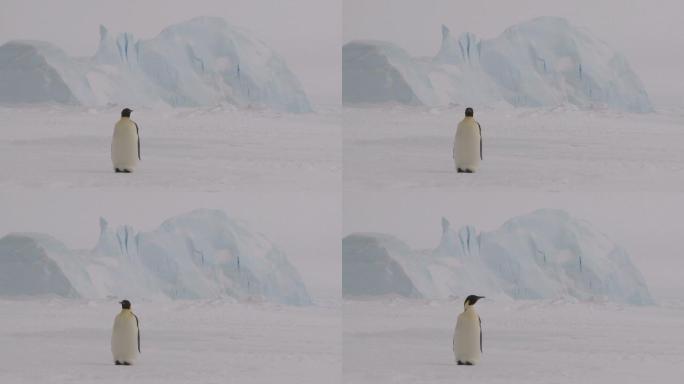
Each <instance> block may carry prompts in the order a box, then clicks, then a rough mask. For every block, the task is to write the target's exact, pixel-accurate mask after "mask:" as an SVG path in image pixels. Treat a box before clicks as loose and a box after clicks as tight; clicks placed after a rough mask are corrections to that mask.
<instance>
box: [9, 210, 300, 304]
mask: <svg viewBox="0 0 684 384" xmlns="http://www.w3.org/2000/svg"><path fill="white" fill-rule="evenodd" d="M100 229H101V234H100V238H99V240H98V242H97V245H96V246H95V248H94V249H93V250H90V251H74V250H70V249H68V248H67V247H66V246H65V245H64V244H62V243H60V242H59V241H57V240H55V239H53V238H51V237H48V236H45V235H40V234H11V235H7V236H5V237H3V238H2V239H0V295H9V296H17V295H41V294H54V295H59V296H65V297H86V298H104V297H108V296H116V297H149V298H164V297H166V298H171V299H199V298H215V297H222V296H226V297H234V298H237V299H239V300H266V301H273V302H278V303H284V304H292V305H306V304H310V303H311V299H310V297H309V295H308V292H307V290H306V287H305V286H304V283H303V282H302V279H301V277H300V276H299V273H298V272H297V270H296V269H295V268H294V267H293V266H292V265H291V264H290V263H289V261H288V259H287V258H286V256H285V255H284V254H283V253H282V252H281V251H280V250H278V248H277V247H276V246H275V245H274V244H273V243H271V242H270V241H269V240H268V239H266V238H265V237H264V236H263V235H260V234H255V233H253V232H251V231H250V230H249V229H248V228H247V227H246V226H244V225H243V224H241V223H239V222H237V221H235V220H233V219H231V218H229V217H228V216H227V215H226V214H225V213H224V212H222V211H218V210H207V209H202V210H195V211H192V212H190V213H187V214H183V215H180V216H177V217H174V218H171V219H169V220H167V221H165V222H164V223H162V225H161V226H160V227H159V228H158V229H156V230H154V231H151V232H138V231H135V230H134V229H133V228H132V227H130V226H121V227H119V228H117V229H113V228H110V227H109V225H108V223H107V221H106V220H104V219H101V220H100ZM25 282H32V283H31V284H26V283H25Z"/></svg>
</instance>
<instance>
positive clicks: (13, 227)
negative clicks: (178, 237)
mask: <svg viewBox="0 0 684 384" xmlns="http://www.w3.org/2000/svg"><path fill="white" fill-rule="evenodd" d="M339 112H340V111H339V109H336V108H330V107H319V108H318V112H316V113H310V114H280V113H275V112H268V111H255V110H235V109H233V108H230V107H225V108H221V107H217V108H196V109H139V110H136V111H134V112H133V115H132V118H133V119H134V120H135V121H137V122H138V124H139V125H140V132H141V142H142V150H141V152H142V162H141V163H140V164H139V167H138V169H137V170H136V172H135V173H133V174H128V175H123V174H115V173H113V172H112V170H111V161H110V142H111V134H112V130H113V126H114V123H115V122H116V121H117V120H118V118H119V113H120V109H119V108H99V109H95V108H80V107H61V106H34V107H28V106H27V107H22V108H10V107H0V122H1V123H0V132H2V135H1V138H0V163H2V164H5V166H4V167H2V169H0V212H2V214H1V215H0V236H4V235H5V234H7V233H11V232H40V233H46V234H50V235H52V236H53V237H55V238H58V239H60V240H61V241H63V242H64V243H65V244H66V246H68V247H69V248H71V249H92V248H93V247H94V246H95V243H96V242H97V239H98V236H99V226H98V223H99V218H100V217H101V216H102V217H105V218H106V219H107V220H108V221H109V223H110V225H111V226H112V227H116V226H118V225H123V224H126V225H132V226H134V227H135V228H136V229H137V230H143V231H149V230H153V229H154V228H156V227H157V226H158V225H159V224H160V223H161V222H162V221H163V220H165V219H166V218H169V217H171V216H175V215H178V214H184V213H187V212H189V211H192V210H194V209H197V208H210V209H220V210H223V211H224V212H226V214H227V215H229V216H230V217H233V218H236V219H239V220H243V221H245V222H246V223H247V224H248V225H249V226H250V227H251V228H253V229H254V230H255V231H256V232H259V233H263V234H264V235H265V236H266V237H267V238H269V239H270V240H271V241H273V243H274V244H276V245H277V246H278V247H279V248H280V249H281V250H282V251H283V252H284V253H285V254H286V255H287V257H288V259H289V260H290V261H291V262H292V263H293V264H294V266H295V267H296V268H297V269H298V270H299V272H300V274H301V275H302V278H303V280H304V283H305V284H306V286H307V289H308V290H309V292H310V294H311V296H312V298H313V300H314V302H315V303H316V302H323V303H327V302H331V301H335V300H337V301H339V287H340V247H339V239H340V232H341V219H340V218H341V205H340V199H341V197H340V196H341V181H342V180H341V160H340V159H341V139H340V124H339V122H340V114H339Z"/></svg>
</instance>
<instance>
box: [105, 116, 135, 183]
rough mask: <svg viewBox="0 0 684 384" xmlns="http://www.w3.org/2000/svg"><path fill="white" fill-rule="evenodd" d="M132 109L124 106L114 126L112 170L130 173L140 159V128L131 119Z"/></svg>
mask: <svg viewBox="0 0 684 384" xmlns="http://www.w3.org/2000/svg"><path fill="white" fill-rule="evenodd" d="M131 112H133V110H131V109H129V108H124V110H123V111H121V119H120V120H119V121H118V122H117V123H116V125H115V126H114V135H113V136H112V165H113V166H114V171H115V172H117V173H119V172H123V173H131V172H133V170H135V166H136V165H137V164H138V160H140V130H139V129H138V124H137V123H136V122H135V121H133V120H131Z"/></svg>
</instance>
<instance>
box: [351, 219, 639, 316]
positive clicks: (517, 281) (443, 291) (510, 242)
mask: <svg viewBox="0 0 684 384" xmlns="http://www.w3.org/2000/svg"><path fill="white" fill-rule="evenodd" d="M342 249H343V254H342V263H343V276H342V281H343V295H344V296H345V297H356V296H378V295H386V294H393V295H399V296H406V297H424V298H431V299H445V298H450V297H454V296H458V297H464V296H467V295H468V294H470V293H473V292H477V293H478V294H484V295H490V296H496V295H506V296H508V297H511V298H513V299H555V298H567V297H571V298H575V299H578V300H583V301H587V300H606V301H613V302H619V303H629V304H637V305H644V304H652V303H653V299H652V297H651V295H650V292H649V290H648V287H647V285H646V283H645V281H644V279H643V277H642V276H641V273H640V272H639V271H638V270H637V268H636V267H635V266H634V265H633V264H632V262H631V260H630V258H629V255H628V254H627V253H626V252H625V250H624V249H622V248H620V247H619V246H618V245H616V244H614V243H613V242H612V241H610V239H608V238H607V237H606V236H605V235H603V234H601V233H600V232H598V231H596V230H594V229H593V228H592V227H591V226H590V225H589V224H588V223H585V222H583V221H579V220H576V219H574V218H573V217H571V216H570V215H569V214H567V213H566V212H564V211H560V210H538V211H535V212H533V213H530V214H528V215H523V216H520V217H515V218H513V219H511V220H509V221H507V222H506V223H504V224H503V225H502V226H501V227H500V228H499V229H497V230H495V231H492V232H481V233H477V231H476V229H475V228H473V227H470V226H466V227H464V228H461V229H460V230H458V231H455V230H453V229H452V228H451V226H450V223H449V222H448V220H446V219H443V220H442V237H441V240H440V243H439V245H438V246H437V247H436V248H435V249H433V250H426V251H421V250H412V249H411V248H410V247H409V246H408V245H406V244H405V243H403V242H401V241H400V240H398V239H396V238H393V237H391V236H388V235H383V234H352V235H349V236H347V237H345V238H344V240H343V248H342ZM356 271H362V272H361V273H355V272H356ZM407 287H412V288H414V290H413V291H412V290H410V289H407ZM416 291H417V292H416Z"/></svg>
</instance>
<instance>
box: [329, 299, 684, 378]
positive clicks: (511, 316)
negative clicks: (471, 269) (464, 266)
mask: <svg viewBox="0 0 684 384" xmlns="http://www.w3.org/2000/svg"><path fill="white" fill-rule="evenodd" d="M476 309H477V311H478V313H479V314H480V317H481V319H482V327H483V332H484V334H483V347H484V354H483V356H482V361H481V363H480V364H479V365H477V366H474V367H463V366H460V367H459V366H457V365H456V364H455V363H454V360H453V354H452V350H451V349H452V337H453V330H454V325H455V322H456V317H457V316H458V314H459V313H460V312H461V311H462V310H463V301H462V300H455V301H440V302H427V301H417V300H413V301H412V300H403V299H384V300H374V301H345V304H344V306H343V318H344V321H343V325H344V334H343V356H344V372H343V380H344V382H345V383H359V384H360V383H458V382H468V383H590V382H591V383H620V384H626V383H646V382H663V383H665V382H676V381H678V380H681V377H682V375H684V333H682V331H681V330H682V328H683V327H684V304H683V303H682V302H681V301H677V302H670V303H667V304H665V305H663V306H658V307H633V306H620V305H614V304H596V303H576V302H573V301H560V302H549V301H509V300H505V299H484V300H481V301H480V302H478V303H477V306H476Z"/></svg>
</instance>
